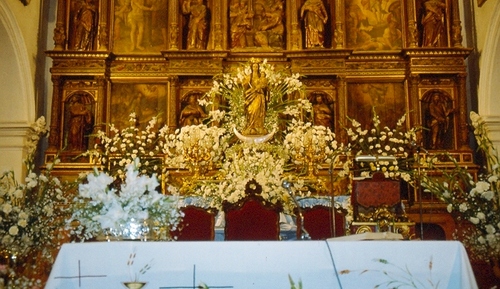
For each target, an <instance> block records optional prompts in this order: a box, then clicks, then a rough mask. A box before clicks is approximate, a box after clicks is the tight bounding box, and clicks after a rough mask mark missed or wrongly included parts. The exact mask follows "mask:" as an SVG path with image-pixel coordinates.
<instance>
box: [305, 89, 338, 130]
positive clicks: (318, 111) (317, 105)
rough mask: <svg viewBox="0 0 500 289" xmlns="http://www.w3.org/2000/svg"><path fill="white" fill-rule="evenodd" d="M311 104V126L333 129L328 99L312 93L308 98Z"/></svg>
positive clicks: (325, 96)
mask: <svg viewBox="0 0 500 289" xmlns="http://www.w3.org/2000/svg"><path fill="white" fill-rule="evenodd" d="M310 99H311V102H312V104H313V124H314V125H322V126H324V127H327V128H330V129H331V128H333V116H334V115H333V109H332V107H331V102H332V101H331V99H330V97H329V96H328V95H327V94H325V93H321V92H316V93H312V94H311V96H310Z"/></svg>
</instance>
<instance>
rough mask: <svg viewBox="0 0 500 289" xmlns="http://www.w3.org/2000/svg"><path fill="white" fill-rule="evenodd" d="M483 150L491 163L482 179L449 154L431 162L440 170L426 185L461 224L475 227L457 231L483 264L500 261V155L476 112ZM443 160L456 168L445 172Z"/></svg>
mask: <svg viewBox="0 0 500 289" xmlns="http://www.w3.org/2000/svg"><path fill="white" fill-rule="evenodd" d="M470 119H471V121H472V126H473V127H474V135H475V137H476V141H477V144H478V149H479V151H480V152H481V153H482V154H483V156H484V157H485V159H486V160H487V161H488V165H487V169H486V171H484V172H483V173H482V174H480V175H479V177H478V179H476V178H475V177H474V176H472V175H471V174H470V173H469V171H468V170H467V168H463V167H461V166H460V165H459V164H458V163H457V162H456V160H455V158H453V157H452V156H450V155H448V154H444V155H438V156H434V157H433V158H429V159H428V160H427V167H428V168H429V169H433V170H437V171H438V172H439V173H438V174H437V175H436V176H431V175H429V174H423V175H422V177H421V183H422V186H423V187H424V188H425V190H426V191H428V192H431V193H433V194H434V195H436V196H438V197H439V198H440V199H441V200H442V201H444V202H445V203H446V204H447V210H448V212H450V213H451V214H452V215H453V216H455V217H456V218H457V219H458V220H459V221H465V222H468V223H469V224H472V228H468V229H466V230H464V231H458V232H456V235H455V237H456V238H457V239H459V240H461V241H462V242H463V243H464V244H465V245H466V247H467V248H468V249H469V250H470V252H471V253H472V255H471V258H474V259H479V260H482V261H486V262H488V261H498V260H500V190H499V188H500V182H499V178H500V166H499V164H500V162H499V158H498V153H497V151H496V149H495V148H494V147H493V143H492V142H491V140H490V138H489V136H488V128H487V125H486V124H485V122H484V120H483V119H482V118H481V117H480V116H479V115H478V114H477V113H475V112H471V113H470ZM442 161H446V163H448V164H449V163H450V162H452V163H454V168H452V169H442V168H440V167H439V164H440V163H441V162H442Z"/></svg>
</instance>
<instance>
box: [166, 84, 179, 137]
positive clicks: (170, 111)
mask: <svg viewBox="0 0 500 289" xmlns="http://www.w3.org/2000/svg"><path fill="white" fill-rule="evenodd" d="M178 91H179V77H177V76H170V77H169V78H168V95H167V99H168V100H167V126H168V127H169V129H170V131H174V130H175V129H176V128H177V114H178V113H177V110H178V109H179V108H178V105H177V94H178Z"/></svg>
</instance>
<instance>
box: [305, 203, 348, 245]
mask: <svg viewBox="0 0 500 289" xmlns="http://www.w3.org/2000/svg"><path fill="white" fill-rule="evenodd" d="M302 222H303V225H304V226H303V227H304V229H305V230H306V231H307V233H309V237H310V238H311V240H325V239H328V238H332V237H340V236H344V235H345V216H344V214H343V213H341V212H338V211H335V222H334V220H333V211H332V209H331V208H330V207H327V206H322V205H316V206H313V207H310V208H302Z"/></svg>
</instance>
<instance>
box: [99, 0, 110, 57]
mask: <svg viewBox="0 0 500 289" xmlns="http://www.w3.org/2000/svg"><path fill="white" fill-rule="evenodd" d="M100 4H101V5H100V9H99V34H98V43H97V45H98V48H97V50H99V51H108V47H109V33H108V29H109V28H108V16H109V15H108V14H109V13H108V11H109V1H107V0H102V1H101V3H100Z"/></svg>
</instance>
